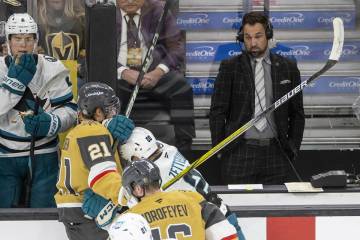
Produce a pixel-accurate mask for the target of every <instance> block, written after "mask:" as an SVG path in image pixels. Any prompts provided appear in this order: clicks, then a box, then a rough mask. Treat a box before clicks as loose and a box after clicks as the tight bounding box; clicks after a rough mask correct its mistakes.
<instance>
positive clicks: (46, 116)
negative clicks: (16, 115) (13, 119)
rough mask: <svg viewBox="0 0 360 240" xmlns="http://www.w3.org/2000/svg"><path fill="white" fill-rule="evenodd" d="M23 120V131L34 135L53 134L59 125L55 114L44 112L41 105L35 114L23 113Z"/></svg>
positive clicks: (59, 122)
mask: <svg viewBox="0 0 360 240" xmlns="http://www.w3.org/2000/svg"><path fill="white" fill-rule="evenodd" d="M28 102H29V101H27V103H28ZM28 105H29V104H28ZM23 121H24V124H25V131H26V132H27V133H29V134H31V135H32V136H35V137H45V136H49V137H50V136H54V135H55V134H57V133H58V132H59V130H60V127H61V121H60V118H59V117H58V116H57V115H55V114H52V113H47V112H44V110H43V109H42V108H41V107H39V110H38V114H37V115H33V114H28V115H25V117H24V118H23Z"/></svg>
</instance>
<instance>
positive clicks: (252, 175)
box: [221, 139, 290, 185]
mask: <svg viewBox="0 0 360 240" xmlns="http://www.w3.org/2000/svg"><path fill="white" fill-rule="evenodd" d="M221 163H222V180H223V182H224V184H272V185H276V184H283V183H284V182H286V180H287V177H288V173H289V170H290V165H289V162H288V160H287V159H286V157H285V156H284V154H283V152H282V150H281V148H280V147H279V144H278V143H277V142H276V140H275V139H271V140H270V142H269V144H268V145H261V144H256V143H254V142H252V143H247V142H246V141H245V140H244V139H241V140H239V142H238V143H237V144H236V145H235V146H233V148H231V149H230V150H229V151H227V152H226V153H225V154H224V155H223V156H222V161H221Z"/></svg>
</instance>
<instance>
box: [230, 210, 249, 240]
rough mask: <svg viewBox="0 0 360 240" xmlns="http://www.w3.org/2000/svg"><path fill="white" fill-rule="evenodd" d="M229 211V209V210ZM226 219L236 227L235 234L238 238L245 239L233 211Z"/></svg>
mask: <svg viewBox="0 0 360 240" xmlns="http://www.w3.org/2000/svg"><path fill="white" fill-rule="evenodd" d="M229 212H230V211H229ZM227 220H228V221H229V223H230V224H231V225H233V226H234V227H235V229H236V234H237V236H238V239H239V240H245V236H244V234H243V232H242V230H241V227H240V225H239V222H238V220H237V217H236V214H235V213H231V214H230V215H229V216H228V217H227Z"/></svg>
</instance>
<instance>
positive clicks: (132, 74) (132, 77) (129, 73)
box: [121, 69, 139, 85]
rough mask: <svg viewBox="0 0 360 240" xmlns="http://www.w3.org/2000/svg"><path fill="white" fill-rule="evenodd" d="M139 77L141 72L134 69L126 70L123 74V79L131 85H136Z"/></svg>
mask: <svg viewBox="0 0 360 240" xmlns="http://www.w3.org/2000/svg"><path fill="white" fill-rule="evenodd" d="M138 77H139V72H138V71H136V70H132V69H125V70H124V71H123V72H122V74H121V79H124V80H125V81H126V82H127V83H129V84H130V85H135V84H136V80H137V78H138Z"/></svg>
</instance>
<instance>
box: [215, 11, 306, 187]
mask: <svg viewBox="0 0 360 240" xmlns="http://www.w3.org/2000/svg"><path fill="white" fill-rule="evenodd" d="M242 23H243V25H242V28H241V29H240V30H239V33H238V40H239V41H241V42H243V43H244V47H245V49H244V51H243V53H242V54H241V55H239V56H236V57H233V58H230V59H228V60H224V61H223V62H222V63H221V65H220V69H219V73H218V76H217V78H216V81H215V89H214V93H213V96H212V99H211V109H210V130H211V137H212V143H213V145H216V144H217V143H219V142H220V141H222V140H223V139H224V138H225V137H227V136H229V135H230V134H231V133H233V132H234V131H235V130H237V129H238V128H239V127H241V126H242V125H244V124H245V123H246V122H248V121H249V120H250V119H251V118H253V117H254V116H256V115H258V114H259V113H261V112H262V111H264V110H265V109H266V108H267V107H269V106H270V105H271V104H272V103H273V102H275V101H276V100H277V99H279V98H281V97H282V96H283V95H285V94H286V93H288V92H289V91H290V90H291V89H293V88H295V87H296V86H297V85H298V84H300V81H301V80H300V72H299V70H298V68H297V66H296V63H295V62H292V61H290V60H288V59H286V58H284V57H282V56H280V55H277V54H273V53H270V52H269V48H268V40H269V39H271V38H272V35H273V31H272V26H271V23H270V22H269V21H268V19H267V17H266V16H265V15H263V14H262V13H260V12H250V13H247V14H246V15H244V17H243V22H242ZM304 123H305V120H304V110H303V101H302V94H298V95H297V96H295V97H293V98H292V99H291V100H289V101H288V102H286V103H285V104H284V105H283V106H281V107H280V108H279V109H277V110H276V111H275V112H273V113H272V114H270V115H269V116H267V117H266V118H264V119H262V120H260V121H258V122H257V123H256V124H255V125H254V126H253V127H252V128H250V129H249V130H248V131H247V132H246V133H245V134H243V135H242V136H240V137H239V138H238V139H237V140H235V141H234V143H232V144H230V145H229V146H228V147H226V148H225V149H224V150H223V152H221V155H220V158H221V165H222V171H221V174H222V180H223V181H224V183H225V184H232V183H238V184H241V183H242V184H244V183H263V184H282V183H283V182H284V181H286V179H287V174H288V173H289V171H290V162H289V161H293V160H294V158H295V157H296V155H297V153H298V151H299V148H300V145H301V141H302V137H303V130H304Z"/></svg>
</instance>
